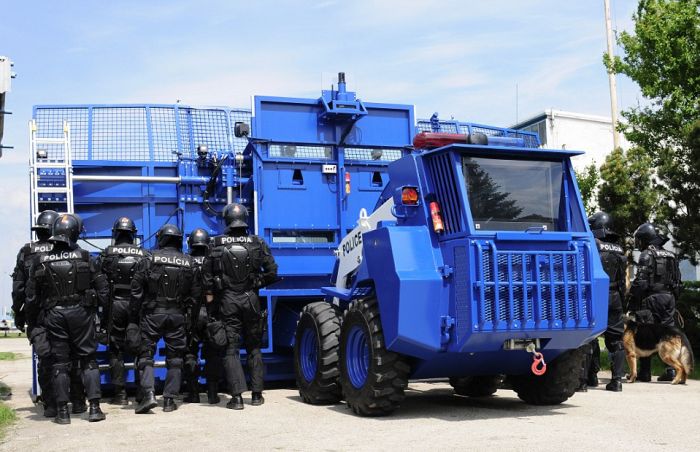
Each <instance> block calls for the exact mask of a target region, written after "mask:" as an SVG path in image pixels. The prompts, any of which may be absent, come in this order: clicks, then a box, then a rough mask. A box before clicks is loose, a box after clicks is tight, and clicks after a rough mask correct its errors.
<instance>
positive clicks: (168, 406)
mask: <svg viewBox="0 0 700 452" xmlns="http://www.w3.org/2000/svg"><path fill="white" fill-rule="evenodd" d="M175 410H177V404H176V403H175V400H173V398H172V397H165V398H163V411H165V412H166V413H170V412H171V411H175Z"/></svg>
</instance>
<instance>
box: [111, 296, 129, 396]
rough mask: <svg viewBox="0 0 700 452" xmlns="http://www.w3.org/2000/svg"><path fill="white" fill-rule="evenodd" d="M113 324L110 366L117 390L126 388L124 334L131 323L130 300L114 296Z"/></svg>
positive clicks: (113, 382)
mask: <svg viewBox="0 0 700 452" xmlns="http://www.w3.org/2000/svg"><path fill="white" fill-rule="evenodd" d="M110 314H111V316H112V319H111V326H110V331H109V366H110V371H111V376H112V384H113V385H114V387H115V389H116V390H117V391H119V390H121V389H123V388H124V384H125V380H124V352H125V346H124V340H125V339H124V336H125V335H126V326H127V325H128V324H129V300H128V299H124V298H114V299H113V300H112V308H111V312H110Z"/></svg>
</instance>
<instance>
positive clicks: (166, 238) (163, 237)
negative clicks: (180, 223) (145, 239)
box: [156, 223, 182, 250]
mask: <svg viewBox="0 0 700 452" xmlns="http://www.w3.org/2000/svg"><path fill="white" fill-rule="evenodd" d="M156 241H157V242H158V248H164V247H166V246H174V247H176V248H177V249H180V250H181V249H182V232H180V228H178V227H177V226H175V225H174V224H170V223H168V224H164V225H163V226H161V228H160V229H158V232H156Z"/></svg>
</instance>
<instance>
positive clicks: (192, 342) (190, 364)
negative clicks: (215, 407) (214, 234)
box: [184, 228, 221, 404]
mask: <svg viewBox="0 0 700 452" xmlns="http://www.w3.org/2000/svg"><path fill="white" fill-rule="evenodd" d="M187 246H188V247H189V255H190V256H191V257H192V261H193V263H194V265H195V277H196V278H199V280H200V281H201V278H202V272H201V267H202V264H204V258H205V257H206V255H207V254H208V251H209V233H208V232H207V231H206V230H204V229H202V228H197V229H195V230H194V231H192V233H191V234H190V235H189V237H188V238H187ZM203 301H204V300H203V299H201V298H200V299H199V300H194V302H193V303H192V305H191V306H190V308H189V309H188V316H187V317H188V318H187V354H186V355H185V368H184V370H185V372H184V377H185V380H186V387H187V390H188V393H189V394H188V395H187V396H186V397H185V398H184V402H185V403H199V370H200V367H199V349H200V344H201V345H202V355H203V357H204V359H205V367H204V372H205V375H206V378H207V384H208V388H207V397H208V402H209V403H210V404H217V403H219V397H218V382H219V380H220V379H221V371H220V368H221V363H220V359H218V356H217V354H216V353H214V351H213V350H212V349H211V346H209V345H208V344H207V343H206V342H205V343H203V341H204V339H205V331H206V326H207V322H208V321H209V312H208V311H209V310H210V306H208V305H207V304H205V303H203ZM202 343H203V344H202Z"/></svg>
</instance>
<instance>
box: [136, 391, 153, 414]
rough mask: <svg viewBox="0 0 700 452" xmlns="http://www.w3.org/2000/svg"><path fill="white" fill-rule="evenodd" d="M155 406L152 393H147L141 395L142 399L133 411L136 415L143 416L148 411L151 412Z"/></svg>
mask: <svg viewBox="0 0 700 452" xmlns="http://www.w3.org/2000/svg"><path fill="white" fill-rule="evenodd" d="M157 406H158V402H156V396H155V394H153V391H148V392H146V393H145V394H144V395H143V398H142V399H141V401H140V402H139V404H138V405H137V406H136V409H135V410H134V411H135V412H136V414H144V413H148V412H149V411H151V409H153V408H155V407H157Z"/></svg>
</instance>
